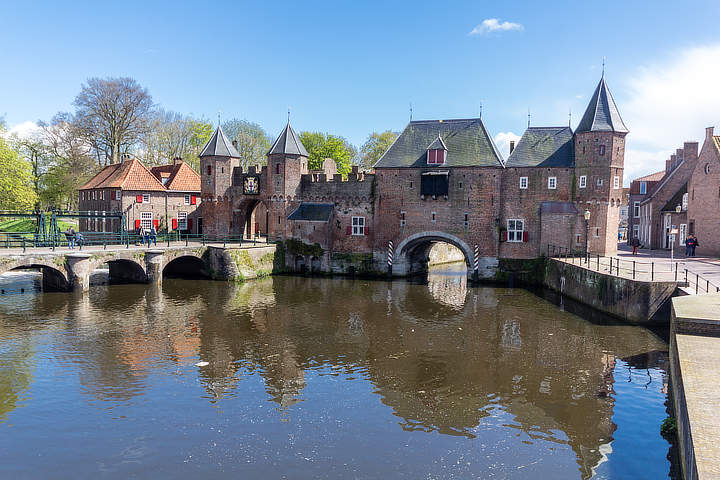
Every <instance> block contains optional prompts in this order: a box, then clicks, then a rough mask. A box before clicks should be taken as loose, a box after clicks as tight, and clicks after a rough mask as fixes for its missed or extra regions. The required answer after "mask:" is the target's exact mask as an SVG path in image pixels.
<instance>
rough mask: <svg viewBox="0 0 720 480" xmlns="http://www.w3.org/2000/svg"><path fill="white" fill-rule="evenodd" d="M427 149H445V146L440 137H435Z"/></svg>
mask: <svg viewBox="0 0 720 480" xmlns="http://www.w3.org/2000/svg"><path fill="white" fill-rule="evenodd" d="M427 149H428V150H447V146H446V145H445V142H443V139H442V137H437V138H436V139H435V141H434V142H432V143H431V144H430V145H429V146H428V147H427Z"/></svg>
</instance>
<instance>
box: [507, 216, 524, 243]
mask: <svg viewBox="0 0 720 480" xmlns="http://www.w3.org/2000/svg"><path fill="white" fill-rule="evenodd" d="M524 227H525V222H523V221H522V220H517V219H511V220H508V221H507V241H508V242H522V241H523V231H524V230H525V228H524Z"/></svg>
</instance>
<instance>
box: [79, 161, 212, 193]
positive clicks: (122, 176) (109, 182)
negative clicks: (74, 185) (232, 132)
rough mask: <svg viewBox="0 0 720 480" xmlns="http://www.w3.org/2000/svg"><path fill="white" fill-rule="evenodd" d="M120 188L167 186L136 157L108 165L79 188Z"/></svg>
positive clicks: (155, 189)
mask: <svg viewBox="0 0 720 480" xmlns="http://www.w3.org/2000/svg"><path fill="white" fill-rule="evenodd" d="M94 188H120V189H122V190H135V191H152V192H156V191H164V190H165V187H164V186H163V184H162V183H160V180H158V179H157V178H156V177H155V175H153V174H152V173H151V172H150V170H148V169H147V167H145V165H143V164H142V163H141V162H140V161H138V160H136V159H132V160H125V161H124V162H122V163H115V164H112V165H108V166H107V167H105V168H103V169H102V170H100V172H99V173H98V174H97V175H95V176H94V177H93V178H91V179H90V180H89V181H88V182H87V183H86V184H85V185H83V186H82V187H80V188H79V190H90V189H94ZM198 190H200V189H199V188H198Z"/></svg>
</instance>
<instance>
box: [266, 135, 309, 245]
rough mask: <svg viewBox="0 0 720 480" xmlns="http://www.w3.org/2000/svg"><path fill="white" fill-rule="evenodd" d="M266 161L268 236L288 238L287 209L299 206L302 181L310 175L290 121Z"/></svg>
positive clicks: (300, 145)
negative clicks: (306, 175) (303, 177)
mask: <svg viewBox="0 0 720 480" xmlns="http://www.w3.org/2000/svg"><path fill="white" fill-rule="evenodd" d="M267 159H268V160H267V164H268V166H267V176H266V179H267V180H266V181H267V185H266V192H267V198H268V200H269V204H268V235H269V237H270V238H273V239H275V238H278V237H282V238H285V237H286V226H287V217H288V214H289V212H288V210H290V211H292V210H293V209H294V208H295V206H296V205H297V202H298V201H299V196H300V193H301V192H300V180H301V178H302V176H303V175H305V174H307V173H309V171H308V152H307V150H306V149H305V146H304V145H303V144H302V142H301V141H300V137H298V136H297V134H296V133H295V130H293V129H292V127H291V126H290V122H288V123H287V125H285V128H284V129H283V131H282V132H281V133H280V135H279V136H278V138H277V140H275V143H273V145H272V147H270V151H269V152H268V154H267Z"/></svg>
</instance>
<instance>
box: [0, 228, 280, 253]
mask: <svg viewBox="0 0 720 480" xmlns="http://www.w3.org/2000/svg"><path fill="white" fill-rule="evenodd" d="M80 235H81V237H80V238H77V237H76V238H74V239H71V238H68V237H67V236H65V235H64V234H62V235H56V236H53V237H52V238H50V239H49V240H42V239H39V238H38V236H37V234H36V233H35V232H0V250H1V249H3V248H5V249H13V248H15V249H22V251H23V252H26V251H27V250H28V249H37V248H50V249H51V250H55V249H57V248H75V249H77V250H82V249H83V248H84V247H90V246H94V247H97V246H102V247H103V249H107V248H108V247H118V246H124V247H125V248H130V246H140V245H146V246H156V245H160V246H162V245H165V246H168V247H169V246H171V245H177V244H181V245H182V244H183V243H184V244H185V246H190V245H200V246H204V245H208V244H210V245H222V246H223V247H225V246H228V245H258V244H268V243H273V242H272V241H270V240H268V238H267V236H264V235H262V236H260V235H256V236H255V237H253V238H245V237H243V236H242V235H205V234H184V233H181V232H169V233H164V232H163V233H158V234H157V235H156V236H154V237H152V236H150V235H147V236H143V237H140V236H139V235H137V234H135V233H109V232H80Z"/></svg>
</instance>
